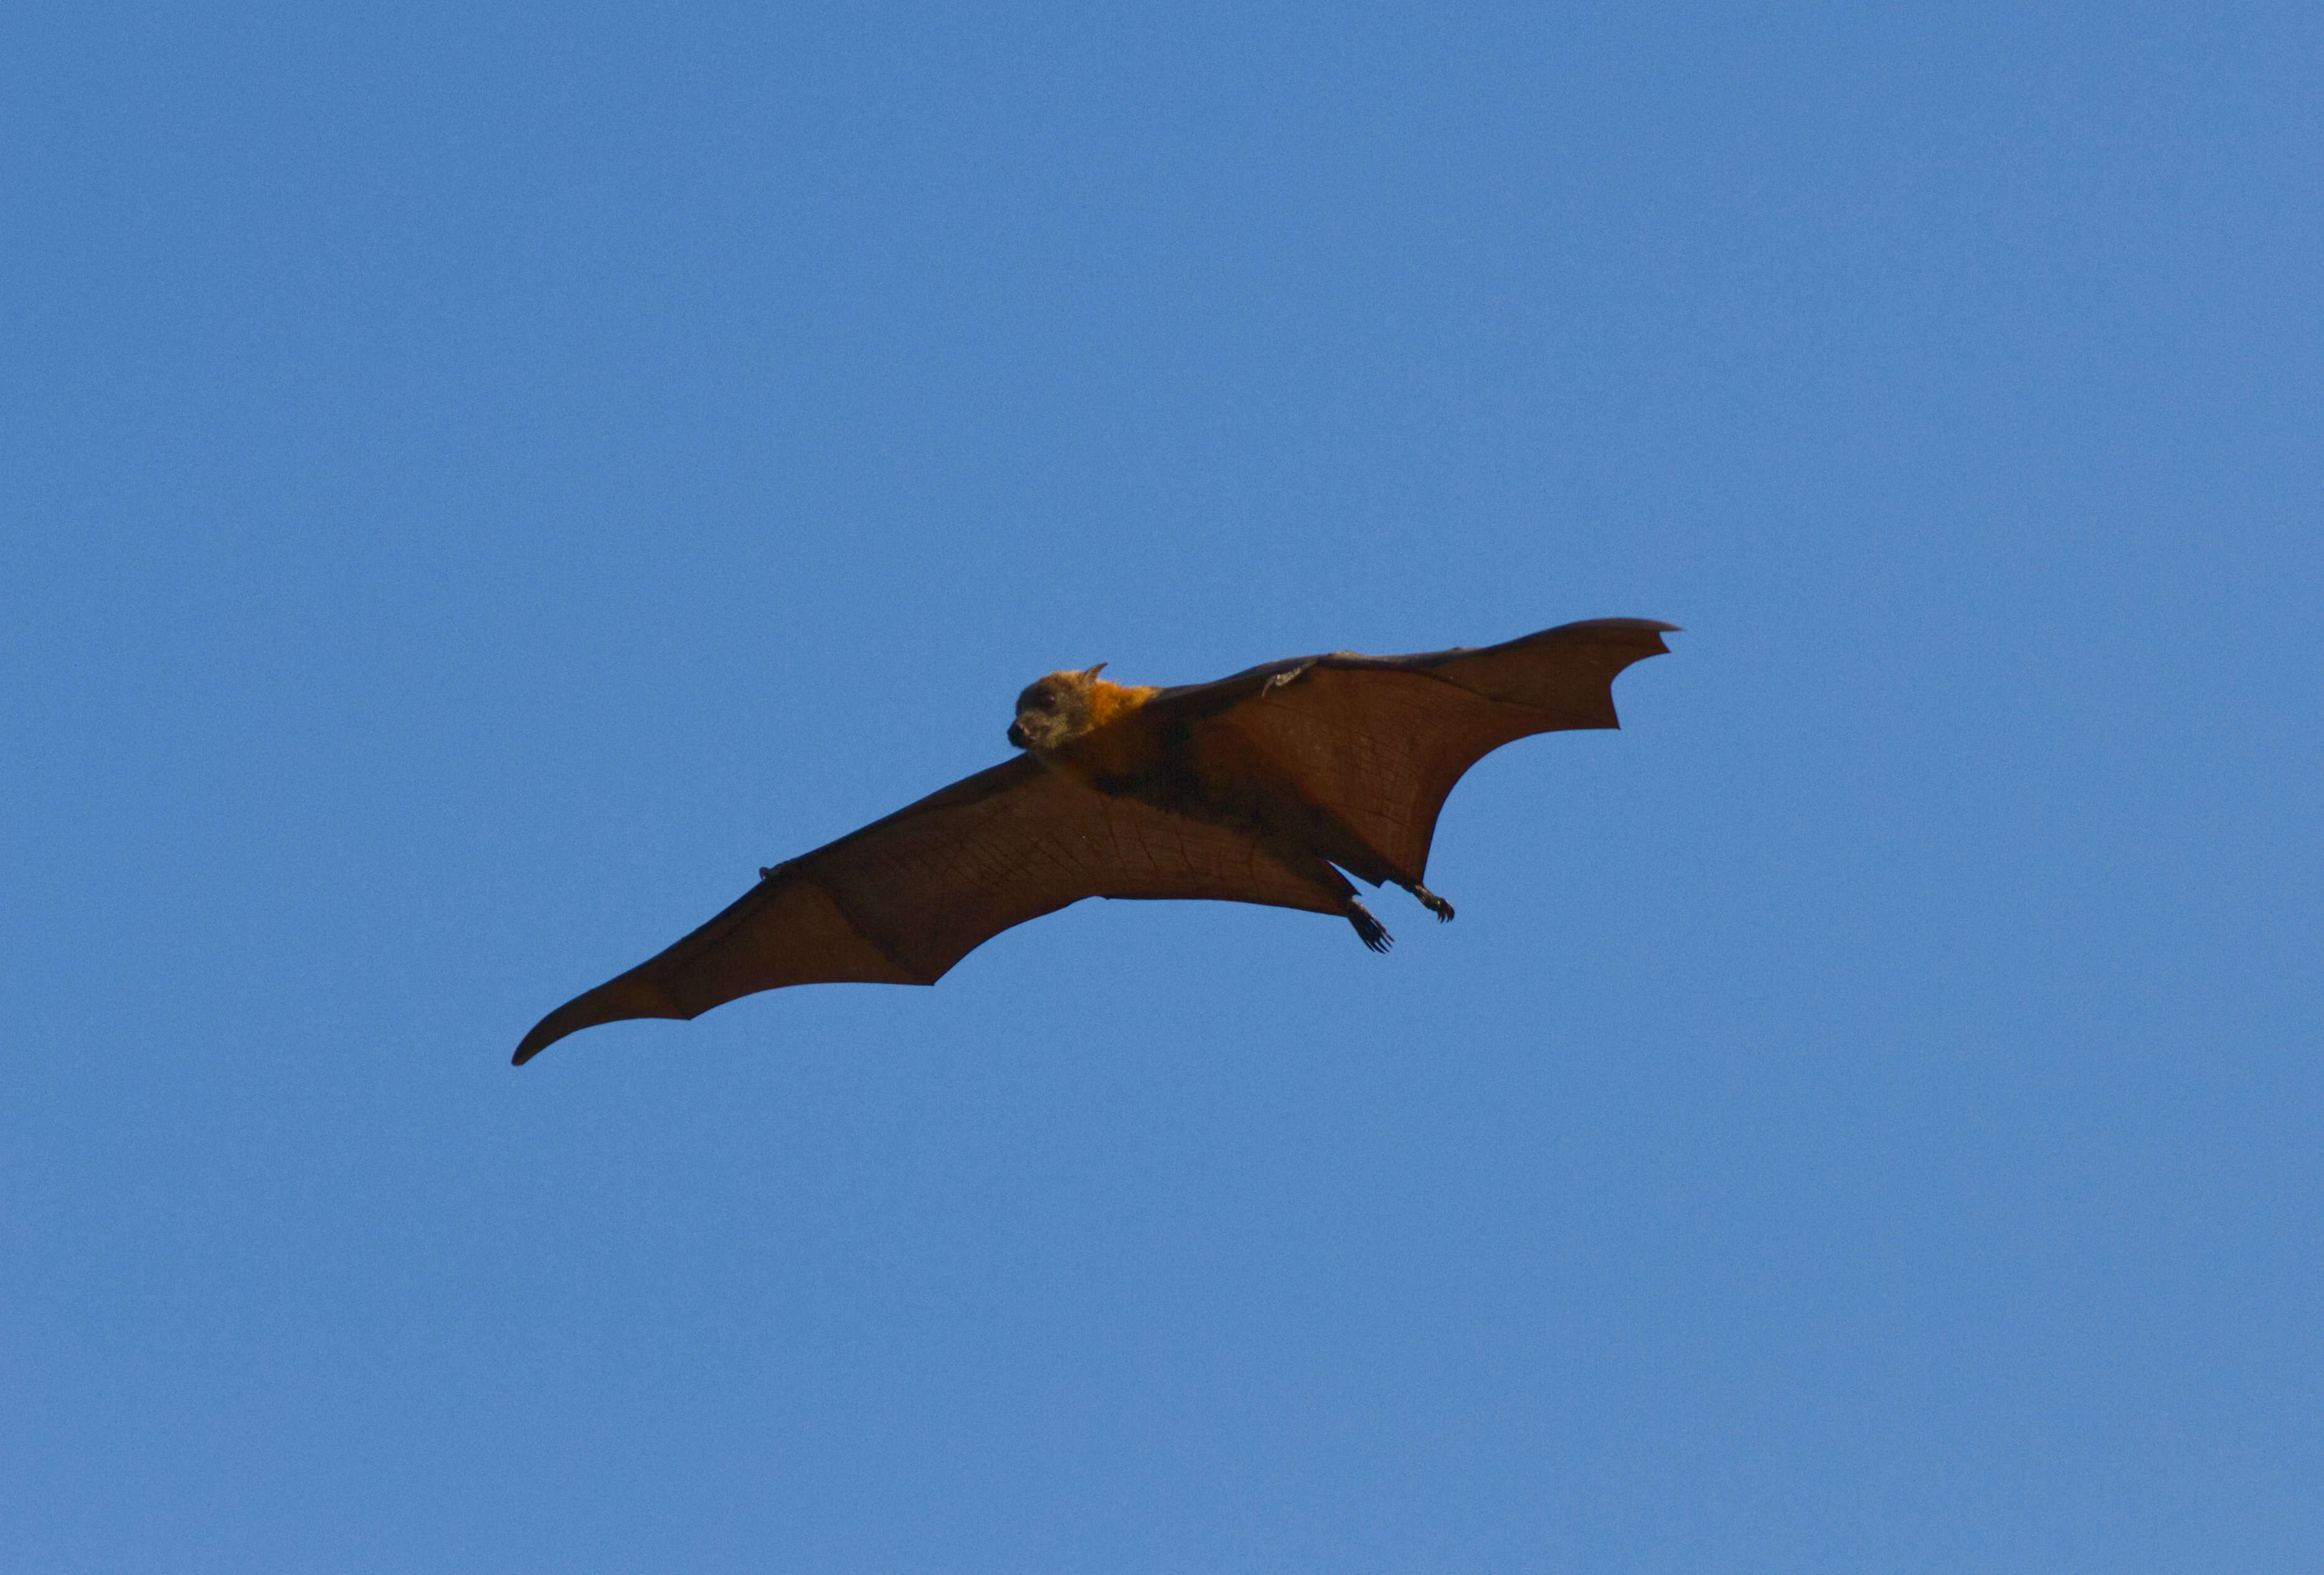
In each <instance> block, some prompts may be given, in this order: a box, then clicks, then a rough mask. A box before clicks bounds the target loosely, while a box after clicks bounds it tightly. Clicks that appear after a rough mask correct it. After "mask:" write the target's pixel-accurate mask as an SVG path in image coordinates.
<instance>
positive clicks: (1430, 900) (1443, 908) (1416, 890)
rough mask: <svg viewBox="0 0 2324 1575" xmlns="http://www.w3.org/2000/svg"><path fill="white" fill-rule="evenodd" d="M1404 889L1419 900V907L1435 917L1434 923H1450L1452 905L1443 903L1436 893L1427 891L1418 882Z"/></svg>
mask: <svg viewBox="0 0 2324 1575" xmlns="http://www.w3.org/2000/svg"><path fill="white" fill-rule="evenodd" d="M1405 889H1406V891H1409V892H1411V893H1412V895H1413V896H1414V897H1416V898H1419V900H1420V906H1421V907H1425V908H1426V909H1427V910H1428V911H1429V912H1431V913H1433V914H1434V915H1435V916H1436V922H1437V923H1438V924H1440V925H1449V924H1451V923H1452V904H1451V903H1449V902H1447V901H1445V900H1444V899H1443V898H1441V897H1439V896H1437V895H1436V893H1434V892H1433V891H1431V890H1429V889H1428V888H1426V887H1425V886H1423V885H1422V884H1420V882H1419V881H1417V880H1416V881H1414V882H1413V883H1412V884H1411V885H1409V886H1407V887H1406V888H1405Z"/></svg>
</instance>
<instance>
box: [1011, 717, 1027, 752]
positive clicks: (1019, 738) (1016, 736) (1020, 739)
mask: <svg viewBox="0 0 2324 1575" xmlns="http://www.w3.org/2000/svg"><path fill="white" fill-rule="evenodd" d="M1009 742H1010V746H1011V747H1013V748H1016V749H1020V750H1021V749H1024V748H1026V747H1028V744H1029V743H1030V740H1028V739H1027V738H1026V736H1025V730H1024V729H1023V728H1022V727H1019V725H1018V724H1017V723H1013V722H1012V723H1010V724H1009Z"/></svg>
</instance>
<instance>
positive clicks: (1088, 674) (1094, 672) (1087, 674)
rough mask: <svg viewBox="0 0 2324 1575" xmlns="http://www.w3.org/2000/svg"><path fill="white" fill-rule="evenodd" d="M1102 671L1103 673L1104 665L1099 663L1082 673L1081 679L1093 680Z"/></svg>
mask: <svg viewBox="0 0 2324 1575" xmlns="http://www.w3.org/2000/svg"><path fill="white" fill-rule="evenodd" d="M1103 671H1105V664H1104V663H1103V662H1100V663H1098V665H1097V666H1095V667H1093V668H1090V669H1089V670H1088V671H1087V672H1084V674H1083V675H1082V677H1084V678H1094V677H1097V676H1098V675H1099V674H1100V673H1102V672H1103Z"/></svg>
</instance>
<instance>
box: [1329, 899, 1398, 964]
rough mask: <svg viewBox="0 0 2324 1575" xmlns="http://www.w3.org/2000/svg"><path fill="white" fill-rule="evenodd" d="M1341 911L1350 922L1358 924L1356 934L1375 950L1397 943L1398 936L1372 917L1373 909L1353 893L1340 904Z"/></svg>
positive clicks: (1384, 948)
mask: <svg viewBox="0 0 2324 1575" xmlns="http://www.w3.org/2000/svg"><path fill="white" fill-rule="evenodd" d="M1340 911H1341V912H1342V913H1343V914H1346V915H1347V916H1348V922H1349V923H1350V924H1351V925H1353V926H1356V934H1357V935H1360V936H1361V937H1362V939H1363V943H1364V944H1365V945H1367V946H1369V947H1370V948H1371V949H1372V950H1373V951H1375V952H1385V951H1387V950H1388V948H1389V947H1390V946H1393V945H1395V944H1396V937H1395V936H1394V935H1389V934H1388V929H1387V926H1384V925H1382V924H1381V923H1380V922H1379V920H1378V919H1376V918H1374V917H1372V910H1371V909H1369V908H1368V907H1365V906H1364V905H1363V904H1362V903H1360V902H1359V901H1357V900H1356V898H1354V896H1353V895H1351V896H1350V897H1349V898H1348V899H1347V900H1346V901H1345V902H1342V904H1340Z"/></svg>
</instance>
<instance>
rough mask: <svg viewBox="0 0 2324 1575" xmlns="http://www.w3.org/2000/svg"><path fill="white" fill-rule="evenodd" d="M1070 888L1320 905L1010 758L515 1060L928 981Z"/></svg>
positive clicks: (1205, 828)
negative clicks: (747, 1006) (761, 994)
mask: <svg viewBox="0 0 2324 1575" xmlns="http://www.w3.org/2000/svg"><path fill="white" fill-rule="evenodd" d="M1084 897H1130V898H1173V897H1203V898H1222V899H1224V900H1228V901H1233V902H1256V903H1263V904H1267V905H1268V906H1271V907H1296V908H1305V909H1308V910H1309V911H1311V912H1316V913H1330V912H1333V911H1334V910H1335V908H1336V907H1337V898H1335V897H1334V896H1333V894H1332V893H1331V892H1329V891H1327V890H1324V889H1320V888H1318V887H1317V886H1315V885H1314V883H1313V882H1312V880H1303V879H1302V878H1300V877H1298V876H1296V875H1294V874H1293V873H1292V872H1291V871H1290V870H1286V869H1285V868H1284V867H1283V866H1282V865H1281V864H1279V863H1277V861H1275V860H1274V859H1272V858H1270V857H1268V855H1267V854H1266V853H1265V852H1263V851H1262V850H1260V849H1259V847H1258V846H1257V845H1256V844H1255V843H1252V842H1251V841H1250V839H1249V838H1248V837H1246V836H1244V835H1242V834H1239V833H1236V832H1232V831H1229V830H1226V829H1222V828H1221V827H1218V826H1213V825H1207V824H1202V823H1199V822H1196V821H1193V820H1189V819H1185V818H1184V817H1182V816H1179V815H1169V814H1167V813H1165V812H1164V811H1162V810H1159V809H1156V808H1153V807H1151V806H1148V805H1145V804H1141V803H1139V802H1138V801H1137V800H1135V799H1130V798H1126V797H1108V796H1107V795H1104V794H1102V793H1099V792H1097V791H1095V790H1094V789H1093V788H1086V787H1084V786H1083V785H1082V784H1080V783H1078V782H1076V781H1074V780H1073V779H1072V778H1070V777H1067V776H1065V775H1064V774H1062V773H1059V772H1055V771H1050V770H1047V769H1045V768H1043V767H1042V766H1041V765H1040V764H1039V763H1037V761H1035V760H1032V759H1031V758H1030V757H1028V756H1027V757H1019V759H1017V760H1010V761H1009V762H1007V763H1006V764H1004V765H999V766H995V767H993V768H992V769H990V770H987V771H980V772H978V773H977V774H976V775H975V776H973V777H970V778H966V779H964V780H963V781H959V782H955V783H954V784H953V785H952V786H951V787H949V788H945V789H944V790H943V791H942V792H940V793H936V794H933V795H931V796H930V797H927V798H924V799H922V800H920V801H919V802H918V804H915V805H912V806H910V807H908V808H906V809H901V810H899V811H898V812H897V813H895V814H894V815H890V816H888V817H887V818H886V819H885V820H881V821H875V822H874V823H873V824H870V825H867V826H865V827H864V828H863V829H862V830H861V831H858V832H853V833H850V834H848V835H846V836H844V837H842V838H840V839H839V840H838V841H837V842H835V843H826V844H825V845H824V846H823V847H820V848H817V849H816V850H815V851H814V852H811V853H806V854H802V855H801V856H800V857H798V858H796V859H793V860H791V861H789V862H788V863H786V864H782V865H780V866H778V867H777V868H776V869H774V870H770V871H769V872H768V874H767V875H766V877H765V878H764V879H762V880H761V881H760V882H759V884H758V885H757V886H755V887H753V888H752V889H751V890H750V891H749V892H748V893H747V894H745V895H744V896H743V897H742V899H741V900H740V901H738V902H736V903H734V904H733V906H732V907H728V908H727V909H726V911H725V912H724V913H722V914H720V915H719V916H717V917H715V918H714V919H712V920H711V921H710V922H709V923H708V924H706V925H704V926H702V927H701V928H700V929H698V930H696V931H695V932H694V933H693V934H692V935H687V937H686V938H685V939H684V940H682V941H679V942H678V944H676V945H674V946H671V947H670V948H669V950H667V951H665V952H663V953H660V954H659V956H656V957H653V958H650V959H649V960H648V961H647V962H644V963H640V964H639V965H638V966H637V967H635V968H632V969H631V970H630V971H629V972H627V973H624V974H622V975H621V976H620V977H619V978H617V979H613V980H610V981H607V982H605V983H604V984H601V985H599V986H598V987H597V988H596V989H595V990H590V991H588V992H587V993H586V994H584V995H581V996H579V997H577V998H576V999H573V1000H570V1001H567V1003H566V1004H565V1005H563V1006H561V1007H559V1008H558V1009H556V1010H555V1011H553V1012H551V1013H549V1016H547V1017H546V1018H542V1019H541V1020H540V1022H539V1024H538V1025H537V1026H536V1027H534V1028H533V1030H532V1032H530V1033H529V1034H527V1035H526V1036H524V1042H523V1043H522V1044H521V1045H518V1046H517V1049H516V1055H515V1058H514V1059H515V1063H516V1064H517V1065H520V1066H521V1065H523V1064H525V1063H526V1062H527V1061H529V1060H530V1059H531V1058H532V1057H533V1056H535V1055H539V1053H540V1051H541V1050H542V1049H543V1048H544V1047H546V1046H547V1045H551V1044H553V1043H555V1042H556V1041H557V1040H558V1039H561V1038H563V1037H564V1036H566V1035H567V1034H570V1033H574V1032H576V1030H578V1029H581V1028H586V1027H594V1026H595V1025H596V1024H599V1023H611V1022H618V1021H620V1020H622V1019H623V1018H693V1017H698V1016H700V1015H701V1014H702V1013H704V1012H706V1011H708V1010H709V1009H711V1008H712V1007H715V1006H719V1005H721V1004H723V1003H724V1002H726V1001H730V1000H733V999H736V998H737V997H739V996H745V995H750V994H753V993H755V992H756V991H759V990H774V989H777V988H779V987H780V986H782V985H787V984H817V983H835V982H841V981H863V982H871V983H883V984H934V983H935V982H936V981H937V979H939V978H941V977H942V976H943V975H944V973H945V971H946V970H948V969H950V968H951V967H952V965H953V964H954V963H957V962H959V961H960V960H961V959H962V958H963V957H964V956H966V955H967V954H968V953H970V952H972V951H973V950H974V949H975V948H976V947H978V946H980V945H982V944H984V943H985V942H986V941H989V940H991V938H992V937H993V936H994V935H999V934H1000V933H1001V931H1003V930H1005V929H1008V928H1009V927H1010V926H1013V925H1021V924H1023V923H1024V922H1025V921H1026V920H1028V919H1031V918H1038V917H1039V916H1041V915H1043V914H1045V913H1054V912H1056V910H1057V909H1058V908H1061V907H1065V905H1066V904H1067V903H1071V902H1077V901H1079V900H1080V899H1081V898H1084Z"/></svg>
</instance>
